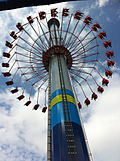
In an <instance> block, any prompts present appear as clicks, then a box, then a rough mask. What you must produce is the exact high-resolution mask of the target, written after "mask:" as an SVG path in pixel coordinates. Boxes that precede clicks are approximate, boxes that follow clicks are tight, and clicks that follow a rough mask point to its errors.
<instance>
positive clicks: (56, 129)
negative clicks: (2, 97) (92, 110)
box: [2, 8, 115, 161]
mask: <svg viewBox="0 0 120 161" xmlns="http://www.w3.org/2000/svg"><path fill="white" fill-rule="evenodd" d="M16 27H17V29H18V31H16V32H15V31H12V32H11V33H10V36H11V37H12V38H13V40H12V41H11V42H9V41H6V44H5V45H6V46H7V47H8V48H9V49H10V50H7V51H6V52H3V57H4V58H5V62H4V63H2V67H4V69H5V71H4V72H3V75H4V77H10V80H9V81H7V82H6V85H7V86H11V85H13V86H14V88H13V89H11V88H10V91H11V93H12V94H15V93H21V94H20V95H18V97H17V99H18V100H19V101H21V100H25V103H24V105H25V106H29V105H31V104H32V99H33V100H34V101H33V102H35V99H36V98H37V101H36V104H35V105H34V107H33V109H34V110H37V109H39V107H41V105H42V106H43V104H44V106H43V108H42V112H43V113H45V112H46V110H47V104H48V145H47V149H48V150H47V152H48V153H47V161H91V160H92V157H91V155H90V152H89V149H88V144H87V141H86V136H85V132H84V131H83V128H82V123H81V119H80V116H79V112H80V110H81V108H82V105H81V103H80V102H82V99H84V98H85V100H84V103H85V105H87V106H88V105H89V104H90V102H91V101H90V99H93V100H96V99H97V98H98V95H97V94H96V92H94V91H95V90H96V87H97V91H98V92H99V93H103V91H104V88H103V87H102V86H107V85H108V84H109V81H108V79H106V77H108V78H109V77H111V76H112V71H111V70H110V67H112V66H114V64H115V62H114V61H112V60H111V58H112V56H114V52H113V51H112V50H109V48H110V47H111V41H110V40H106V41H105V40H104V39H105V37H106V32H104V31H100V30H101V26H100V25H99V24H98V23H96V22H93V19H92V18H91V17H90V16H84V15H83V13H82V12H80V11H76V12H75V13H71V14H70V13H69V9H67V8H64V9H63V10H62V12H59V13H58V11H57V9H56V8H55V9H51V10H50V14H46V12H44V11H41V12H39V16H36V17H34V18H32V17H31V16H28V17H27V23H25V24H23V25H22V24H21V23H17V25H16ZM106 58H107V61H106ZM6 69H7V70H6ZM104 73H105V75H104ZM103 75H104V76H103ZM101 80H102V81H101ZM100 83H101V85H100ZM26 92H27V93H29V97H25V93H26ZM35 93H37V95H36V94H35ZM47 95H48V103H47ZM34 96H35V97H34ZM89 96H91V98H89ZM43 97H44V101H43V102H44V103H43V102H41V101H40V100H41V99H42V98H43ZM80 100H81V101H80Z"/></svg>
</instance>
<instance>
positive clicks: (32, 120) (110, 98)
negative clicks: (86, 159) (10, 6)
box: [0, 0, 120, 161]
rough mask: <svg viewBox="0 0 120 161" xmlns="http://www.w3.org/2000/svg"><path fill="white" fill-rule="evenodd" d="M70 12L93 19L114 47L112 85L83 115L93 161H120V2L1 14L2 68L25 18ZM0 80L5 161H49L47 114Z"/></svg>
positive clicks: (0, 160)
mask: <svg viewBox="0 0 120 161" xmlns="http://www.w3.org/2000/svg"><path fill="white" fill-rule="evenodd" d="M66 6H67V7H68V8H70V10H72V11H73V12H74V11H77V10H81V11H82V12H84V13H85V14H86V15H90V16H91V17H93V19H95V20H96V22H99V23H100V24H101V26H102V27H103V28H104V30H105V31H106V32H107V35H108V39H109V40H111V41H112V49H113V51H114V53H115V57H114V60H115V62H116V65H115V67H114V68H113V76H112V78H111V79H110V85H109V87H108V88H105V92H104V93H103V94H102V95H99V99H98V100H97V101H94V102H92V104H91V105H90V106H89V107H86V106H85V107H84V108H83V109H82V110H81V115H82V121H83V123H84V126H85V131H86V134H87V138H88V141H89V146H90V149H91V152H92V155H93V161H120V152H119V149H120V125H119V122H120V99H119V98H120V56H119V50H120V45H119V44H120V40H119V36H120V33H119V28H120V0H97V1H93V0H91V1H84V2H81V1H76V2H69V3H67V2H64V3H60V4H54V5H49V6H37V7H29V8H23V9H15V10H11V11H2V12H0V57H1V59H0V62H1V63H2V62H3V59H2V52H3V51H4V50H5V45H4V44H5V41H6V40H9V32H10V31H11V30H12V29H13V30H14V29H15V25H16V23H17V22H24V19H23V17H24V16H27V15H30V14H31V15H32V14H34V13H36V12H39V11H42V10H45V11H49V10H50V9H51V8H54V7H55V8H56V7H58V8H61V9H62V8H64V7H66ZM0 70H1V71H2V67H0ZM0 80H1V81H0V86H1V88H0V161H46V152H47V113H45V114H43V113H42V112H41V109H39V110H37V111H33V110H32V109H31V108H26V107H24V106H23V102H21V103H19V101H18V100H17V99H16V98H14V97H13V95H12V94H11V93H10V92H9V89H8V88H7V87H6V85H5V83H4V82H5V78H3V76H2V75H0ZM26 95H27V93H26ZM41 97H42V96H41ZM42 99H43V98H41V100H42Z"/></svg>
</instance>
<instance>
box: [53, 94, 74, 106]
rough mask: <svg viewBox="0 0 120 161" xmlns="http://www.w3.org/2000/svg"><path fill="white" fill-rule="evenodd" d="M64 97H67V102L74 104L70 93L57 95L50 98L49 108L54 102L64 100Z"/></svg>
mask: <svg viewBox="0 0 120 161" xmlns="http://www.w3.org/2000/svg"><path fill="white" fill-rule="evenodd" d="M64 98H67V102H71V103H73V104H75V105H76V101H75V98H74V97H72V96H70V95H61V94H60V95H57V96H56V97H54V98H53V99H52V100H51V103H50V108H52V107H53V106H54V105H55V104H57V103H59V102H62V101H63V100H64Z"/></svg>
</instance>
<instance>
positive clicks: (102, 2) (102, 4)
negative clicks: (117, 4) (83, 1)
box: [98, 0, 109, 7]
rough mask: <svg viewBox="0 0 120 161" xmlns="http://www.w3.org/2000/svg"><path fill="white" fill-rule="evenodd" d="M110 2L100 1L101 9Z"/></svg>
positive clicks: (107, 0) (106, 0)
mask: <svg viewBox="0 0 120 161" xmlns="http://www.w3.org/2000/svg"><path fill="white" fill-rule="evenodd" d="M108 2H109V0H99V2H98V3H99V7H103V6H105V5H106V4H107V3H108Z"/></svg>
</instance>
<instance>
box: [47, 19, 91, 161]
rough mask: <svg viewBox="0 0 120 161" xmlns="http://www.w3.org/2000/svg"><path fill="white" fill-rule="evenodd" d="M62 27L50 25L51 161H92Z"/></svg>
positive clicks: (53, 21) (52, 23)
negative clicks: (73, 85)
mask: <svg viewBox="0 0 120 161" xmlns="http://www.w3.org/2000/svg"><path fill="white" fill-rule="evenodd" d="M59 26H60V23H59V21H58V20H57V19H55V18H52V19H50V20H49V21H48V27H49V29H50V33H51V34H50V39H51V41H50V42H51V47H50V49H48V51H47V52H48V54H49V55H50V57H49V82H50V89H49V90H50V104H49V119H50V126H49V129H50V135H49V136H50V139H51V140H50V142H48V147H49V145H50V147H49V150H50V151H51V155H49V156H51V157H50V158H51V159H50V161H51V160H52V161H78V160H79V161H90V159H89V155H88V151H87V147H86V143H85V138H84V134H83V130H82V127H81V122H80V118H79V115H78V109H77V104H76V103H77V102H76V100H75V96H74V93H73V89H72V85H71V81H70V76H69V71H68V68H69V67H70V63H72V62H69V60H71V59H70V53H69V51H68V50H67V49H66V48H65V47H64V46H62V45H61V42H60V39H59V37H60V36H59V32H58V31H59V30H58V28H59ZM44 54H45V55H47V54H46V53H44ZM48 138H49V137H48ZM49 143H50V144H49ZM48 160H49V159H48Z"/></svg>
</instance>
